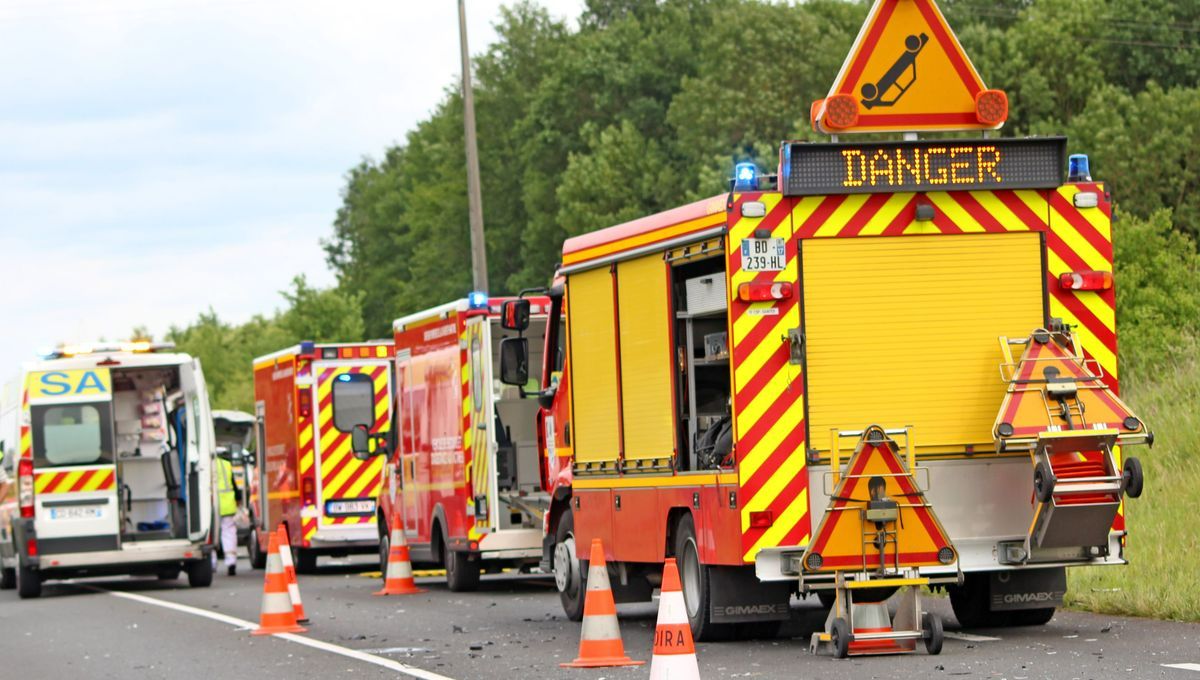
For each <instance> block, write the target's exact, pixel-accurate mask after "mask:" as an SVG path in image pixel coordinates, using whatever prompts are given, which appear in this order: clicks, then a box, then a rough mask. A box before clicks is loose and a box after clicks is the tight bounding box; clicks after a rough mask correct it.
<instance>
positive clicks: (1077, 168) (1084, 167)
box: [1067, 153, 1092, 182]
mask: <svg viewBox="0 0 1200 680" xmlns="http://www.w3.org/2000/svg"><path fill="white" fill-rule="evenodd" d="M1067 181H1068V182H1090V181H1092V169H1091V168H1090V167H1088V157H1087V154H1085V153H1073V154H1071V157H1070V158H1068V159H1067Z"/></svg>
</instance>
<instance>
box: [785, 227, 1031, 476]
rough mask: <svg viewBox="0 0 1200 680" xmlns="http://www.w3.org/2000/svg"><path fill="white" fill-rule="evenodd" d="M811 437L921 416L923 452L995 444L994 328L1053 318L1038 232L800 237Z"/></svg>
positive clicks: (917, 423)
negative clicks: (1046, 303) (1048, 314)
mask: <svg viewBox="0 0 1200 680" xmlns="http://www.w3.org/2000/svg"><path fill="white" fill-rule="evenodd" d="M801 252H802V257H803V284H804V289H803V290H804V329H805V338H806V346H807V352H806V355H807V362H808V364H807V372H808V373H807V381H808V407H809V413H808V417H809V432H810V434H811V444H810V446H813V447H815V448H816V449H818V450H820V451H828V450H829V447H830V430H831V429H851V430H859V429H862V428H864V427H866V426H867V425H870V424H873V423H875V424H879V425H883V426H884V427H888V428H891V427H903V426H905V425H912V426H913V427H914V432H913V435H914V436H913V438H914V441H915V443H916V444H917V447H918V451H921V452H943V451H962V450H964V448H966V447H968V446H973V447H975V448H976V449H979V448H988V447H990V446H991V444H992V435H991V427H992V423H993V421H994V419H995V417H996V411H997V409H998V408H999V407H1000V402H1001V400H1002V399H1003V397H1004V389H1005V386H1004V384H1003V383H1002V382H1001V381H1000V373H999V370H998V368H997V366H998V365H999V363H1000V361H1001V359H1000V351H999V345H998V343H997V337H998V336H1001V335H1007V336H1014V337H1019V336H1023V335H1026V334H1028V333H1029V332H1030V331H1032V330H1033V329H1034V328H1037V327H1040V326H1042V325H1043V324H1044V323H1045V322H1044V313H1043V293H1042V285H1043V284H1042V282H1043V274H1042V265H1041V241H1040V237H1039V235H1038V234H1037V233H1031V232H1021V233H1004V234H963V235H953V236H947V235H937V236H899V237H878V238H829V239H812V240H807V241H804V242H803V244H802V246H801Z"/></svg>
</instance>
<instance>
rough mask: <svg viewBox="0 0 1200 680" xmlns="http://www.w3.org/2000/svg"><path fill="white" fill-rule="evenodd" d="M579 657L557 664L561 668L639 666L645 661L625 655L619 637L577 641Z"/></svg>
mask: <svg viewBox="0 0 1200 680" xmlns="http://www.w3.org/2000/svg"><path fill="white" fill-rule="evenodd" d="M579 654H580V656H579V658H578V659H575V660H574V661H572V662H571V663H561V664H559V665H560V666H562V667H563V668H606V667H608V666H641V665H642V664H644V663H646V662H645V661H634V660H633V659H631V658H629V657H628V656H626V655H625V646H624V645H623V644H621V640H620V638H617V639H613V640H584V641H582V642H580V643H579Z"/></svg>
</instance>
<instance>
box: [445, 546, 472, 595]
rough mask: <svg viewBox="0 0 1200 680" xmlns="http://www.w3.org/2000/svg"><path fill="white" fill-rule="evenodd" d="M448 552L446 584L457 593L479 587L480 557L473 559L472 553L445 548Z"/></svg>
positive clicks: (446, 555)
mask: <svg viewBox="0 0 1200 680" xmlns="http://www.w3.org/2000/svg"><path fill="white" fill-rule="evenodd" d="M443 550H445V551H446V554H445V555H444V556H443V562H444V563H445V565H446V585H447V586H448V587H449V588H450V590H452V591H453V592H456V593H461V592H465V591H470V590H475V589H477V588H479V558H475V559H471V553H468V552H465V551H462V550H449V549H446V548H443Z"/></svg>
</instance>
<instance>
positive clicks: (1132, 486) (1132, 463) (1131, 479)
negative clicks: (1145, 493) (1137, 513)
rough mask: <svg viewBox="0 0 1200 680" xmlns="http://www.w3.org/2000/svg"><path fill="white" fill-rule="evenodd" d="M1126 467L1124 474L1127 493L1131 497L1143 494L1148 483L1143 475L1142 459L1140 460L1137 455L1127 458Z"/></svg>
mask: <svg viewBox="0 0 1200 680" xmlns="http://www.w3.org/2000/svg"><path fill="white" fill-rule="evenodd" d="M1124 468H1125V470H1124V474H1123V475H1122V476H1123V477H1124V478H1125V495H1126V496H1129V497H1130V498H1137V497H1138V496H1141V495H1142V487H1143V486H1144V485H1145V483H1146V480H1145V478H1144V477H1143V476H1142V461H1140V460H1138V459H1137V457H1136V456H1130V457H1128V458H1126V459H1125V465H1124Z"/></svg>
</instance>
